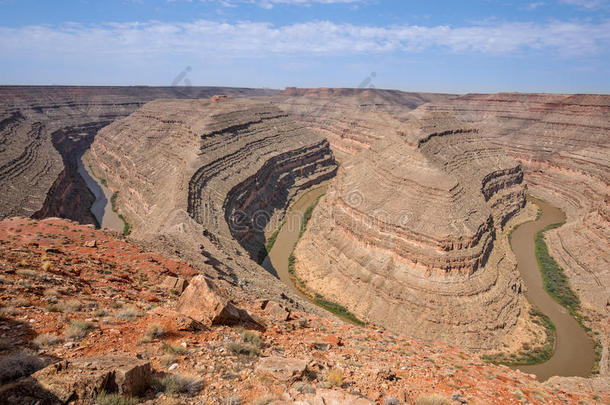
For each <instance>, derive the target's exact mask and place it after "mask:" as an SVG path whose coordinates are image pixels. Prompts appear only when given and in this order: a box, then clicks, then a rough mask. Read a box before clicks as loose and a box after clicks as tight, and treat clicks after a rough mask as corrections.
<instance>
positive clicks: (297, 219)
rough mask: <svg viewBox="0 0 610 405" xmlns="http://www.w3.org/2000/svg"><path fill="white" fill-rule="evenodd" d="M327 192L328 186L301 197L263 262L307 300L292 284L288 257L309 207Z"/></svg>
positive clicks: (319, 187)
mask: <svg viewBox="0 0 610 405" xmlns="http://www.w3.org/2000/svg"><path fill="white" fill-rule="evenodd" d="M325 192H326V185H321V186H318V187H316V188H313V189H311V190H309V191H307V192H306V193H305V194H303V195H301V196H300V197H299V198H298V199H297V200H296V201H295V202H294V203H293V204H292V205H291V206H290V208H289V209H288V210H287V212H286V218H285V222H284V224H283V225H282V228H281V229H280V232H279V233H278V235H277V238H276V239H275V243H274V244H273V247H272V248H271V251H270V252H269V255H268V256H267V257H266V258H265V260H264V261H263V264H262V266H263V268H264V269H265V270H267V271H268V272H270V273H271V274H277V276H278V277H279V278H280V280H281V281H282V282H283V283H284V284H286V285H287V286H288V287H290V289H291V290H292V291H294V292H295V293H297V294H299V295H300V296H301V297H303V298H305V295H304V294H303V293H301V292H300V291H299V290H298V289H297V288H296V287H295V286H294V284H293V283H292V280H291V279H290V274H289V273H288V257H289V256H290V254H291V253H292V250H293V249H294V245H295V244H296V243H297V241H298V239H299V230H300V229H301V221H302V220H303V214H304V213H305V210H307V207H309V206H311V205H312V204H314V203H315V202H316V200H317V199H318V198H319V197H320V196H321V195H323V194H324V193H325Z"/></svg>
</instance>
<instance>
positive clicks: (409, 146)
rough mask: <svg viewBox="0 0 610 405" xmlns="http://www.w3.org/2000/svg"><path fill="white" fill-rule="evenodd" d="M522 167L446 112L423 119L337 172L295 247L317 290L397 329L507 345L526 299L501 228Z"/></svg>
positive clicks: (519, 191)
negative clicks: (505, 340) (504, 341)
mask: <svg viewBox="0 0 610 405" xmlns="http://www.w3.org/2000/svg"><path fill="white" fill-rule="evenodd" d="M522 179H523V173H522V171H521V168H520V166H519V163H518V162H516V161H515V160H513V159H510V158H507V157H505V156H503V152H502V151H501V149H499V148H497V147H493V146H491V145H487V144H486V143H485V142H482V141H481V134H479V133H478V131H477V130H476V129H474V128H471V127H469V126H468V125H466V124H464V123H462V122H459V121H457V120H455V119H452V118H451V117H449V116H447V115H446V114H433V115H431V116H430V115H428V116H423V117H419V118H413V119H412V121H411V122H410V124H409V126H408V127H403V131H402V132H400V133H397V134H395V135H394V136H392V137H386V138H385V139H383V140H382V141H380V142H378V143H376V144H374V145H372V146H371V148H370V150H368V151H366V152H362V153H360V154H359V155H358V157H357V159H353V160H350V161H348V163H346V164H345V165H343V166H342V167H341V168H340V170H339V173H338V176H337V179H336V180H335V181H334V183H333V185H332V186H331V188H330V190H329V192H328V194H327V195H326V196H325V197H324V198H323V199H322V200H321V202H320V205H319V206H318V208H317V209H316V210H315V213H314V217H313V219H312V221H311V225H310V226H309V227H308V230H307V231H306V232H305V235H304V236H303V238H302V239H301V241H300V242H299V244H298V245H297V248H296V250H295V257H296V274H297V276H298V277H299V278H300V279H301V280H302V281H303V282H304V283H305V284H306V286H307V288H309V289H311V290H313V291H314V292H316V293H319V294H321V295H323V296H325V297H327V298H329V299H331V300H333V301H337V302H339V303H341V304H342V305H344V306H346V307H347V308H348V309H350V310H351V311H353V312H354V313H355V314H356V315H358V316H360V317H362V318H364V319H367V320H369V321H372V322H374V323H377V324H381V325H383V326H385V327H386V328H388V329H390V330H395V331H401V332H406V333H408V334H410V335H413V336H418V337H422V338H426V339H442V340H444V341H448V342H457V343H460V344H461V345H464V346H466V347H469V348H474V349H487V348H492V347H497V346H499V345H500V342H501V341H503V340H504V339H505V337H506V335H507V334H509V333H510V332H511V330H512V329H513V328H514V327H515V325H516V324H517V320H518V317H519V315H520V312H521V309H522V305H523V298H522V295H521V290H522V287H521V281H520V279H519V277H518V274H517V271H516V269H515V261H514V258H513V256H512V253H511V252H510V248H509V246H508V241H507V238H506V236H505V235H504V234H503V233H502V225H503V223H504V222H505V221H506V219H507V218H509V217H510V216H512V215H513V214H514V213H515V212H516V211H518V210H519V209H520V208H521V207H523V205H524V202H525V192H524V187H523V184H522Z"/></svg>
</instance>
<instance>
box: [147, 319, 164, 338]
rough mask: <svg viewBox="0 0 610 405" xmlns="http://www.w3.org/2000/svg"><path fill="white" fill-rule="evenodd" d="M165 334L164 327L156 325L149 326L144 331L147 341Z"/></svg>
mask: <svg viewBox="0 0 610 405" xmlns="http://www.w3.org/2000/svg"><path fill="white" fill-rule="evenodd" d="M166 333H167V331H166V330H165V327H164V326H163V325H161V324H158V323H153V324H150V325H148V328H147V329H146V337H147V338H149V339H158V338H160V337H162V336H163V335H165V334H166Z"/></svg>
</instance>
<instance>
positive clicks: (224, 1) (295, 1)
mask: <svg viewBox="0 0 610 405" xmlns="http://www.w3.org/2000/svg"><path fill="white" fill-rule="evenodd" d="M170 1H173V0H170ZM201 1H202V2H204V3H205V2H214V1H217V2H219V3H220V4H221V5H223V6H225V7H235V6H236V3H250V4H257V5H259V6H261V7H263V8H273V6H275V5H277V4H284V5H298V6H310V5H312V4H354V3H362V2H363V1H364V0H201Z"/></svg>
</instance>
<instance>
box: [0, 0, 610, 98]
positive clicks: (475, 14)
mask: <svg viewBox="0 0 610 405" xmlns="http://www.w3.org/2000/svg"><path fill="white" fill-rule="evenodd" d="M0 55H1V59H0V61H1V63H0V83H2V84H84V85H171V84H172V82H174V81H175V79H176V77H177V76H178V75H179V74H180V72H182V71H184V70H185V69H187V67H188V68H189V69H188V72H187V75H186V79H187V80H188V81H189V82H190V83H192V84H193V85H202V86H207V85H218V86H245V87H271V88H284V87H286V86H298V87H357V86H358V85H359V84H360V83H362V81H363V80H364V79H365V78H367V77H369V76H370V75H371V73H373V72H374V73H375V75H374V78H373V80H372V82H371V83H372V85H374V86H375V87H377V88H395V89H401V90H407V91H433V92H451V93H466V92H498V91H530V92H555V93H578V92H586V93H610V0H540V1H537V0H535V1H511V0H499V1H492V0H462V1H455V0H443V1H435V0H428V1H407V0H404V1H398V0H396V1H381V0H190V1H189V0H105V1H100V0H74V1H61V0H56V1H51V0H46V1H45V0H37V1H36V0H0ZM184 83H185V82H184V81H183V82H181V84H184Z"/></svg>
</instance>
